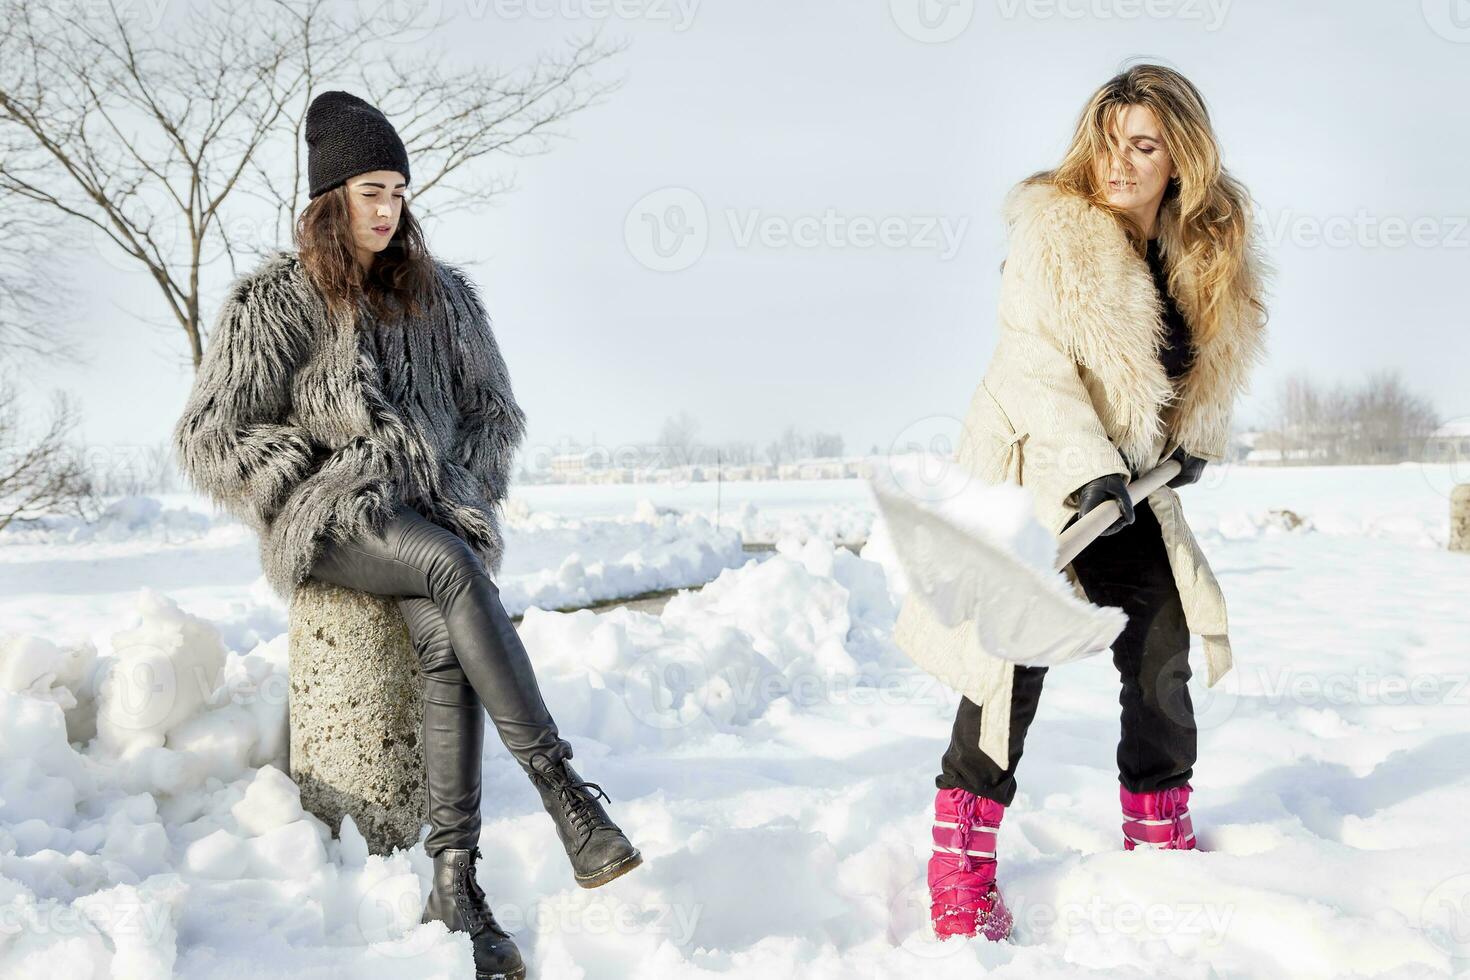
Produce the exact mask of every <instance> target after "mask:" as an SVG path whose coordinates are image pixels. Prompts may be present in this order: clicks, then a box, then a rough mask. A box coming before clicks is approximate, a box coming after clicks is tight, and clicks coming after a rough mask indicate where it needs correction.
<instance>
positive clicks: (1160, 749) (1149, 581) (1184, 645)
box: [935, 499, 1197, 806]
mask: <svg viewBox="0 0 1470 980" xmlns="http://www.w3.org/2000/svg"><path fill="white" fill-rule="evenodd" d="M1134 515H1135V516H1134V521H1133V523H1132V524H1129V525H1128V526H1126V527H1124V528H1123V529H1122V530H1121V531H1118V532H1117V533H1116V534H1110V535H1107V536H1105V537H1099V538H1097V539H1096V540H1094V541H1093V542H1092V543H1091V544H1089V545H1088V546H1087V547H1086V548H1084V549H1083V550H1082V553H1081V554H1080V555H1078V556H1077V557H1076V558H1075V559H1074V560H1073V562H1072V569H1073V570H1074V571H1075V572H1076V573H1077V579H1078V581H1080V582H1081V583H1082V589H1083V591H1084V592H1086V593H1087V598H1088V599H1089V600H1091V601H1092V602H1093V603H1095V604H1097V605H1102V606H1120V607H1122V609H1123V611H1124V612H1125V613H1127V615H1128V625H1127V626H1126V627H1125V628H1124V629H1123V632H1122V633H1121V634H1119V636H1118V638H1117V640H1115V641H1113V665H1114V666H1115V667H1116V668H1117V669H1118V675H1119V677H1120V678H1121V679H1122V690H1121V692H1120V694H1119V697H1118V702H1119V705H1120V706H1121V707H1122V712H1121V715H1120V719H1119V720H1120V724H1121V732H1120V737H1119V740H1118V781H1119V782H1121V783H1122V784H1123V785H1124V786H1126V787H1127V788H1128V789H1129V791H1131V792H1134V793H1145V792H1152V791H1154V790H1161V789H1168V788H1169V787H1171V786H1179V785H1181V784H1183V783H1185V782H1188V781H1189V779H1190V777H1191V776H1192V775H1193V772H1194V769H1193V766H1194V763H1195V757H1196V734H1197V733H1196V728H1195V720H1194V706H1193V704H1192V703H1191V701H1190V698H1189V677H1190V668H1189V628H1188V626H1187V625H1186V624H1185V620H1184V606H1183V604H1182V603H1181V601H1180V599H1179V590H1178V588H1177V587H1176V586H1175V584H1174V574H1173V572H1172V571H1171V569H1170V567H1169V556H1168V554H1167V553H1166V552H1165V550H1164V541H1163V536H1162V533H1161V531H1160V529H1159V521H1158V518H1157V517H1156V516H1154V512H1153V508H1152V507H1150V506H1149V503H1148V500H1147V499H1145V500H1142V501H1140V502H1139V503H1138V504H1137V505H1136V506H1135V508H1134ZM1064 669H1065V668H1064ZM1014 670H1015V673H1014V674H1013V675H1012V678H1011V685H1012V691H1011V705H1010V720H1009V724H1010V729H1011V730H1010V758H1009V759H1008V760H1007V763H1008V764H1007V765H1006V766H1005V768H1001V767H1000V766H997V765H996V764H995V763H994V762H992V761H991V760H990V758H989V756H987V755H985V753H983V752H981V751H980V749H979V748H977V745H978V743H979V741H980V720H981V712H982V710H993V709H990V708H985V709H982V708H981V707H980V706H979V705H976V704H975V703H974V702H973V701H971V700H970V699H969V698H962V699H961V700H960V706H959V711H957V712H956V714H955V721H954V731H953V733H952V734H951V737H950V745H949V750H948V751H947V752H945V754H944V759H943V761H942V763H941V771H940V774H939V776H938V777H937V778H936V779H935V785H936V786H938V787H939V788H940V789H952V788H959V789H964V790H967V791H968V792H971V793H974V794H975V795H976V796H983V797H985V798H987V799H991V800H995V801H996V802H998V803H1001V804H1003V805H1005V806H1009V805H1010V803H1011V800H1012V798H1013V797H1014V796H1015V795H1016V766H1017V765H1018V764H1019V762H1020V760H1021V751H1022V749H1023V747H1024V745H1025V741H1026V731H1027V729H1028V728H1029V727H1030V726H1031V721H1032V719H1033V718H1035V717H1036V708H1037V703H1038V701H1039V699H1040V698H1041V686H1042V681H1043V679H1044V678H1045V676H1046V671H1047V668H1045V667H1023V666H1021V665H1019V664H1018V665H1016V667H1015V668H1014ZM1002 710H1003V709H1002Z"/></svg>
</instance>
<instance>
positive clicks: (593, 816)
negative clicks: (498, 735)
mask: <svg viewBox="0 0 1470 980" xmlns="http://www.w3.org/2000/svg"><path fill="white" fill-rule="evenodd" d="M531 781H532V782H533V783H534V784H535V785H536V789H537V791H538V792H540V794H541V803H542V805H544V806H545V807H546V812H547V813H549V814H551V819H552V820H553V821H555V822H556V833H557V836H558V837H560V838H561V843H562V846H563V847H565V848H566V850H567V857H568V858H569V859H570V860H571V862H572V873H573V874H574V875H576V878H577V884H579V885H581V886H582V887H583V888H596V887H597V886H598V885H605V884H607V883H608V882H609V881H612V880H613V879H614V878H617V877H619V876H620V875H624V874H626V873H628V872H629V871H632V870H633V869H634V868H636V867H638V865H640V864H642V863H643V856H642V855H640V854H639V853H638V848H636V847H634V846H633V845H632V843H630V842H629V840H628V838H627V837H625V836H623V832H622V831H621V830H619V829H618V826H617V824H615V823H613V822H612V819H611V818H609V817H608V815H607V811H606V810H604V809H603V808H602V804H601V803H598V802H597V800H598V797H601V798H602V799H604V800H607V801H608V802H609V803H611V802H612V799H611V798H610V797H609V796H608V795H607V794H606V793H604V792H603V791H602V787H601V786H598V785H597V784H596V783H588V782H584V781H583V780H582V778H581V777H580V776H578V775H577V771H576V770H575V769H573V768H572V767H571V764H570V763H568V762H567V761H566V760H565V759H552V758H551V757H550V756H547V755H544V754H541V753H537V754H536V755H535V756H533V757H532V759H531ZM589 790H595V791H596V792H595V793H593V792H589Z"/></svg>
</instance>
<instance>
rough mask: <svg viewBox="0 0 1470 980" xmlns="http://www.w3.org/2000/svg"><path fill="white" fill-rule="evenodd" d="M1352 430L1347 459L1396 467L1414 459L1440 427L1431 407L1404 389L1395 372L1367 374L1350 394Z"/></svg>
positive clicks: (1422, 398) (1426, 401)
mask: <svg viewBox="0 0 1470 980" xmlns="http://www.w3.org/2000/svg"><path fill="white" fill-rule="evenodd" d="M1352 416H1353V423H1354V424H1353V426H1352V429H1351V433H1350V435H1349V437H1348V455H1349V457H1350V458H1351V459H1352V460H1353V461H1354V462H1357V463H1398V462H1403V461H1405V460H1409V459H1414V458H1416V457H1417V453H1418V450H1419V448H1420V447H1422V446H1423V444H1424V440H1425V439H1427V438H1428V437H1429V434H1430V433H1431V432H1433V431H1434V430H1435V428H1436V427H1437V426H1438V425H1439V415H1438V413H1437V412H1436V411H1435V409H1434V405H1433V404H1432V403H1431V402H1430V401H1429V400H1428V399H1427V398H1424V397H1423V396H1421V395H1416V394H1414V393H1413V392H1411V391H1409V389H1408V388H1407V387H1406V386H1405V385H1404V382H1403V378H1402V377H1400V375H1399V373H1398V372H1397V371H1393V370H1380V371H1374V372H1373V373H1372V374H1370V375H1369V376H1368V378H1367V380H1366V381H1364V383H1363V385H1362V387H1361V388H1359V389H1358V390H1357V391H1355V392H1354V394H1353V410H1352Z"/></svg>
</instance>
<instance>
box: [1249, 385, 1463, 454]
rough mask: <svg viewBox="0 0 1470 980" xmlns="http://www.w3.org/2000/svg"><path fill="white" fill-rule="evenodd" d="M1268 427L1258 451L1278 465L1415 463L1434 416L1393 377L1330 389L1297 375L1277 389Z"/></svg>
mask: <svg viewBox="0 0 1470 980" xmlns="http://www.w3.org/2000/svg"><path fill="white" fill-rule="evenodd" d="M1272 423H1273V425H1272V430H1271V431H1270V432H1268V433H1266V434H1265V436H1264V437H1263V439H1262V440H1261V443H1260V447H1261V448H1263V449H1269V450H1276V451H1279V452H1280V453H1281V459H1282V461H1283V462H1285V461H1288V460H1294V461H1298V462H1315V463H1327V464H1335V463H1393V462H1401V461H1404V460H1408V459H1412V458H1414V457H1415V455H1416V454H1417V452H1418V450H1419V449H1420V448H1421V447H1422V445H1423V442H1424V440H1425V439H1426V438H1427V437H1428V436H1429V434H1430V433H1431V432H1432V431H1433V430H1434V428H1435V426H1436V425H1437V424H1438V416H1437V414H1436V412H1435V410H1434V406H1433V405H1432V404H1431V403H1430V402H1429V400H1428V399H1426V398H1423V397H1422V396H1419V395H1416V394H1414V393H1413V392H1411V391H1409V390H1408V388H1407V386H1406V385H1405V384H1404V382H1403V380H1402V378H1401V377H1400V376H1399V374H1398V373H1397V372H1395V371H1378V372H1374V373H1372V374H1370V375H1369V376H1368V377H1367V378H1366V379H1365V380H1364V381H1363V383H1362V384H1360V385H1358V386H1349V385H1345V384H1335V385H1333V386H1332V387H1331V388H1324V387H1321V386H1319V385H1318V384H1317V383H1315V382H1314V381H1312V380H1311V379H1310V378H1309V377H1307V376H1306V375H1305V374H1301V373H1297V374H1292V375H1290V376H1288V377H1287V378H1285V379H1284V380H1283V381H1282V382H1281V385H1280V387H1279V388H1278V389H1277V391H1276V398H1275V404H1274V406H1273V411H1272Z"/></svg>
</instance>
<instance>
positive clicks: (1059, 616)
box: [869, 457, 1180, 667]
mask: <svg viewBox="0 0 1470 980" xmlns="http://www.w3.org/2000/svg"><path fill="white" fill-rule="evenodd" d="M936 465H937V466H940V467H942V469H940V470H938V471H937V472H943V473H946V474H948V475H947V476H946V477H944V478H941V479H939V480H925V479H920V478H918V477H917V475H916V474H918V472H919V469H920V468H922V467H933V466H936ZM1179 470H1180V464H1179V462H1178V460H1172V459H1170V460H1165V461H1164V462H1162V463H1160V464H1159V465H1158V466H1157V467H1155V468H1154V469H1152V470H1150V471H1149V472H1148V473H1145V474H1144V475H1142V476H1140V477H1139V478H1138V479H1136V480H1134V481H1133V482H1132V483H1130V484H1129V485H1128V497H1129V499H1130V500H1132V501H1133V503H1134V505H1135V506H1137V504H1138V502H1139V501H1141V500H1143V499H1144V498H1145V497H1147V496H1148V495H1149V494H1151V493H1153V492H1154V491H1155V490H1157V489H1158V488H1159V487H1161V486H1163V485H1164V484H1165V483H1167V482H1168V481H1169V480H1171V479H1173V478H1174V476H1175V475H1176V474H1177V473H1178V472H1179ZM931 472H933V471H931ZM869 482H870V484H871V486H872V487H873V491H874V496H875V497H876V498H877V501H878V507H879V510H880V511H881V512H882V514H883V519H884V521H885V522H886V524H887V526H888V531H889V535H890V537H891V538H892V541H893V549H894V551H895V552H896V553H897V555H898V558H899V561H900V563H901V564H902V566H903V570H904V573H905V575H906V577H907V578H908V581H909V591H910V592H911V593H912V594H914V595H916V596H917V597H918V598H919V599H920V601H922V602H924V603H925V604H926V605H927V606H928V607H929V610H930V611H931V612H932V613H933V614H934V615H935V616H936V617H937V618H938V620H939V621H940V622H941V623H942V624H943V625H944V626H945V627H947V628H950V629H953V628H955V627H957V626H960V625H963V626H964V628H965V629H971V630H974V631H975V633H976V639H978V641H979V644H980V646H981V647H982V648H983V649H984V651H985V652H986V653H989V654H991V655H992V656H995V657H998V658H1000V659H1002V660H1008V661H1011V662H1013V663H1018V664H1025V665H1028V666H1037V667H1049V666H1055V665H1057V664H1064V663H1068V662H1070V661H1073V660H1080V659H1082V658H1084V657H1090V656H1092V655H1093V654H1096V653H1101V652H1102V651H1104V650H1107V649H1109V648H1111V646H1112V644H1113V641H1114V640H1116V639H1117V637H1118V634H1119V633H1121V632H1122V631H1123V627H1124V626H1125V625H1127V622H1128V619H1127V616H1126V614H1124V612H1123V611H1122V610H1121V609H1119V608H1116V607H1113V606H1106V607H1099V606H1095V605H1093V604H1092V603H1090V602H1087V601H1086V600H1084V599H1083V598H1081V597H1080V596H1079V595H1078V594H1077V591H1076V589H1075V588H1074V587H1073V585H1072V583H1071V581H1070V580H1069V579H1068V578H1067V577H1066V575H1065V574H1063V573H1062V569H1064V568H1065V567H1066V566H1067V564H1068V563H1070V562H1071V561H1072V559H1073V558H1075V557H1076V556H1077V555H1078V554H1080V553H1081V552H1082V550H1083V549H1084V548H1086V547H1087V546H1088V545H1089V544H1091V543H1092V542H1093V541H1094V540H1096V539H1097V538H1098V537H1099V536H1100V535H1101V534H1102V532H1103V531H1105V530H1107V528H1108V527H1109V525H1111V524H1112V523H1113V522H1114V521H1116V520H1117V519H1118V516H1119V515H1120V514H1121V512H1122V511H1121V508H1120V507H1119V505H1118V502H1117V501H1116V500H1108V501H1105V502H1104V503H1102V504H1100V505H1099V506H1097V507H1094V508H1093V509H1092V510H1091V511H1089V512H1088V513H1087V514H1085V515H1083V516H1082V517H1080V518H1078V519H1077V521H1076V523H1074V524H1073V525H1072V526H1071V527H1069V528H1067V529H1066V530H1065V531H1063V532H1062V533H1061V534H1060V535H1058V536H1055V537H1054V536H1053V535H1052V533H1051V532H1050V531H1048V530H1047V529H1046V528H1044V527H1042V526H1041V524H1040V523H1039V522H1038V521H1037V520H1036V518H1035V515H1034V511H1033V504H1034V500H1033V497H1032V495H1031V491H1029V490H1027V489H1025V488H1022V487H1020V486H1018V485H1016V484H1013V483H999V484H984V483H980V482H979V481H976V480H975V479H974V478H973V477H971V476H969V475H967V474H964V473H961V472H958V471H957V470H956V468H955V467H954V465H953V463H952V462H950V461H948V460H943V461H941V460H938V458H937V457H931V458H928V459H927V461H926V460H924V459H919V460H910V461H906V462H900V461H898V460H894V461H893V462H892V463H891V464H890V466H889V468H888V470H887V471H886V472H884V471H879V472H877V473H875V474H874V475H873V476H871V477H870V478H869Z"/></svg>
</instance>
